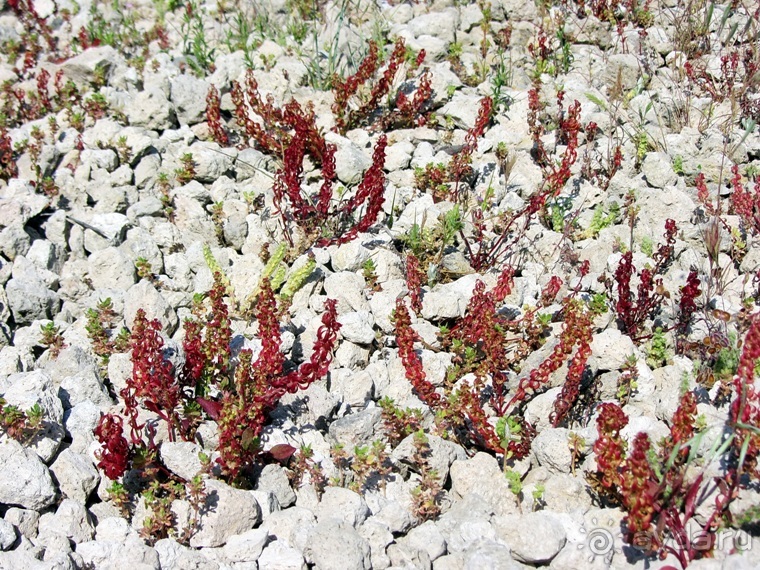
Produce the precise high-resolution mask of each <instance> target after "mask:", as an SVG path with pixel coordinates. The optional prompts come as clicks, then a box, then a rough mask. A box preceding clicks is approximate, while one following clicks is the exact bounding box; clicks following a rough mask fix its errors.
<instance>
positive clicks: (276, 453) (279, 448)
mask: <svg viewBox="0 0 760 570" xmlns="http://www.w3.org/2000/svg"><path fill="white" fill-rule="evenodd" d="M295 452H296V448H295V447H293V446H292V445H288V444H287V443H278V444H277V445H275V446H273V447H272V449H270V450H269V455H271V456H272V458H273V459H275V460H276V461H279V462H280V463H284V462H286V461H287V460H288V459H290V458H291V457H293V454H294V453H295Z"/></svg>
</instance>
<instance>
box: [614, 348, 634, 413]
mask: <svg viewBox="0 0 760 570" xmlns="http://www.w3.org/2000/svg"><path fill="white" fill-rule="evenodd" d="M636 362H637V359H636V355H634V354H632V355H631V356H629V357H628V359H627V360H626V361H625V364H623V367H622V369H621V372H620V376H618V382H617V393H616V394H615V398H617V401H618V402H620V405H621V406H624V405H625V404H627V403H628V402H629V400H630V399H631V396H633V394H634V393H635V392H636V390H637V389H638V383H637V381H638V379H639V370H638V368H637V367H636Z"/></svg>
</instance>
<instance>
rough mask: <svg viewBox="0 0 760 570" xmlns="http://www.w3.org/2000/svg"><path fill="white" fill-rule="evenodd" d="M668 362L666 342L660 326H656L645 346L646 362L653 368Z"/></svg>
mask: <svg viewBox="0 0 760 570" xmlns="http://www.w3.org/2000/svg"><path fill="white" fill-rule="evenodd" d="M667 362H668V343H667V339H666V338H665V333H664V332H663V330H662V327H657V328H656V329H655V331H654V332H653V333H652V339H651V340H650V341H649V346H648V348H647V356H646V363H647V365H648V366H649V367H650V368H652V369H654V368H660V367H661V366H664V365H665V364H667Z"/></svg>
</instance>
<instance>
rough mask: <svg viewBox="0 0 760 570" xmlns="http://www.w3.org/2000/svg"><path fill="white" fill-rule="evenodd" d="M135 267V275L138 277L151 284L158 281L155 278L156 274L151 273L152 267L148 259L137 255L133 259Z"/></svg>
mask: <svg viewBox="0 0 760 570" xmlns="http://www.w3.org/2000/svg"><path fill="white" fill-rule="evenodd" d="M135 269H137V276H138V277H139V278H140V279H147V280H148V281H150V282H151V283H153V284H156V283H158V279H157V278H156V274H155V273H153V268H152V267H151V265H150V261H148V260H147V259H146V258H144V257H138V258H137V259H136V260H135Z"/></svg>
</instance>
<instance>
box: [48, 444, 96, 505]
mask: <svg viewBox="0 0 760 570" xmlns="http://www.w3.org/2000/svg"><path fill="white" fill-rule="evenodd" d="M50 471H51V472H52V473H53V475H55V478H56V481H58V486H59V488H60V490H61V493H62V494H64V495H65V496H66V497H68V498H70V499H74V500H76V501H79V502H80V503H82V504H84V503H86V502H87V499H88V498H89V496H90V494H91V493H92V492H93V491H94V490H95V488H96V487H97V486H98V482H99V481H100V475H99V474H98V470H97V469H95V466H94V465H93V464H92V461H90V459H89V458H87V457H86V456H84V455H82V454H81V453H75V452H73V451H71V449H64V450H63V451H62V452H61V453H60V454H59V455H58V457H57V458H56V460H55V461H54V462H53V464H52V465H51V466H50Z"/></svg>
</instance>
